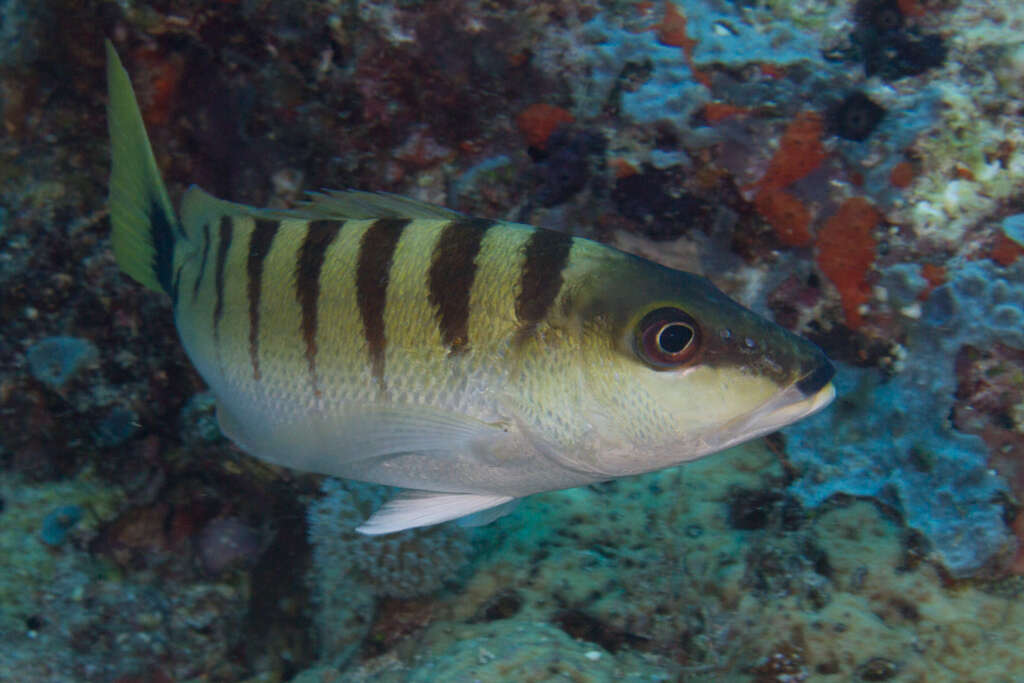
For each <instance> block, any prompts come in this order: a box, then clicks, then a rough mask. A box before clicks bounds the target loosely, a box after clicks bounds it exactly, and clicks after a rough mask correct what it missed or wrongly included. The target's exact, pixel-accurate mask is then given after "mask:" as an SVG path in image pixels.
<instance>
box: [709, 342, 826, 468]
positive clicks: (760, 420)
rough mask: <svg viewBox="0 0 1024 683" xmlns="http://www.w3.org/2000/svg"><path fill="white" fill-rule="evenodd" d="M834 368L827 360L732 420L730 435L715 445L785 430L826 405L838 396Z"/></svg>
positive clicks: (729, 426) (728, 430) (735, 442)
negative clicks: (834, 383)
mask: <svg viewBox="0 0 1024 683" xmlns="http://www.w3.org/2000/svg"><path fill="white" fill-rule="evenodd" d="M834 375H835V368H834V367H833V366H832V364H831V363H830V362H828V361H827V360H826V361H824V362H823V363H821V364H820V365H818V367H816V368H815V369H814V370H812V371H811V372H809V373H807V374H806V375H804V376H803V377H801V378H800V379H798V380H797V381H796V382H794V383H793V384H791V385H790V386H788V387H786V388H785V389H783V390H782V391H780V392H779V393H777V394H776V395H775V396H773V397H772V398H770V399H769V400H767V401H765V402H764V403H762V404H761V405H760V406H758V407H757V408H756V409H754V410H752V411H751V412H749V413H747V414H746V415H742V416H740V417H738V418H736V419H735V420H733V421H731V422H730V423H729V424H728V425H727V426H726V427H725V429H724V430H723V432H724V433H725V434H728V435H729V437H728V439H727V441H726V442H725V443H724V444H721V445H717V446H716V448H718V449H721V448H727V447H729V446H733V445H735V444H738V443H742V442H743V441H747V440H749V439H754V438H757V437H759V436H764V435H765V434H770V433H772V432H774V431H777V430H779V429H782V428H783V427H785V426H786V425H790V424H792V423H794V422H796V421H797V420H802V419H803V418H805V417H809V416H811V415H813V414H815V413H817V412H818V411H820V410H822V409H823V408H825V407H826V406H827V405H828V404H829V403H831V402H832V400H833V399H834V398H835V397H836V389H835V386H834V385H833V384H832V377H833V376H834Z"/></svg>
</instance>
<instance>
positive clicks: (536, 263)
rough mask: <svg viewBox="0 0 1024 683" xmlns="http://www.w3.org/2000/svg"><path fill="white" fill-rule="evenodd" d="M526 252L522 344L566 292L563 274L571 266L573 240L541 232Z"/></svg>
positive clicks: (520, 302) (519, 313) (519, 309)
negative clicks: (570, 255)
mask: <svg viewBox="0 0 1024 683" xmlns="http://www.w3.org/2000/svg"><path fill="white" fill-rule="evenodd" d="M524 249H525V258H524V259H523V274H522V276H521V277H520V285H519V296H518V297H516V317H518V318H519V325H520V327H519V335H518V336H519V338H520V340H523V339H525V338H526V337H528V336H530V335H531V334H533V331H534V329H536V327H537V324H538V323H540V322H541V321H542V320H544V318H545V316H547V314H548V311H549V310H550V309H551V305H552V304H554V303H555V299H556V298H557V297H558V293H559V292H560V291H561V289H562V281H563V278H562V272H563V271H564V270H565V267H566V266H567V265H568V264H569V252H570V250H571V249H572V237H571V236H570V235H566V234H565V233H562V232H556V231H554V230H543V229H541V228H538V229H536V230H535V231H534V233H533V234H532V235H530V239H529V241H527V243H526V246H525V248H524Z"/></svg>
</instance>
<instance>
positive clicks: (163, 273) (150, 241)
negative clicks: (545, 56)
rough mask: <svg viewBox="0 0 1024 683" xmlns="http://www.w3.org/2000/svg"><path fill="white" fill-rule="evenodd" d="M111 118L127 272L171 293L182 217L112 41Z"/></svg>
mask: <svg viewBox="0 0 1024 683" xmlns="http://www.w3.org/2000/svg"><path fill="white" fill-rule="evenodd" d="M107 89H108V103H107V117H108V124H109V127H110V146H111V157H112V169H111V172H110V199H109V205H110V224H111V225H112V226H113V235H112V238H111V240H112V242H113V244H114V255H115V256H116V257H117V264H118V265H119V266H121V270H123V271H124V272H126V273H128V274H129V275H131V276H132V277H133V278H134V279H135V280H137V281H138V282H139V283H141V284H143V285H145V286H146V287H149V288H150V289H154V290H157V291H162V292H166V293H168V294H170V293H171V286H172V282H171V280H172V274H171V273H172V271H173V260H174V241H175V240H176V239H177V238H178V236H180V235H181V227H180V224H179V223H178V218H177V216H176V215H175V213H174V208H173V207H172V206H171V200H170V197H169V196H168V195H167V188H165V187H164V183H163V180H161V178H160V171H159V170H158V169H157V167H156V160H155V159H154V158H153V150H152V148H151V147H150V146H149V138H148V137H147V136H146V127H145V125H144V124H143V122H142V114H141V113H140V112H139V104H138V102H136V101H135V93H133V92H132V84H131V81H130V80H129V78H128V72H127V71H125V69H124V66H122V65H121V60H120V59H118V57H117V52H116V51H115V50H114V46H113V44H111V42H110V41H109V40H108V41H107Z"/></svg>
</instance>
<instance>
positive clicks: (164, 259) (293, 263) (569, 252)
mask: <svg viewBox="0 0 1024 683" xmlns="http://www.w3.org/2000/svg"><path fill="white" fill-rule="evenodd" d="M108 50H109V55H110V73H109V77H110V82H111V135H112V139H113V140H114V170H113V174H112V180H111V188H112V189H111V213H112V222H113V225H114V241H115V249H116V252H117V256H118V261H119V263H121V264H122V267H123V268H124V269H125V270H126V271H127V272H128V273H129V274H131V275H132V276H133V277H135V278H136V279H137V280H139V281H140V282H142V283H143V284H145V285H147V286H149V287H151V288H153V289H160V290H163V291H165V292H167V293H168V294H169V295H170V296H171V297H172V299H173V301H174V311H175V319H176V323H177V327H178V330H179V332H180V334H181V338H182V341H183V343H184V345H185V348H186V350H187V352H188V355H189V357H190V358H191V359H192V361H193V362H194V363H195V365H196V368H197V369H198V370H199V372H200V374H201V375H202V376H203V377H204V379H206V381H207V382H208V383H209V384H210V387H211V389H212V391H213V392H214V394H215V395H216V396H217V399H218V406H219V407H218V410H219V412H220V418H221V423H222V426H223V428H224V431H225V433H227V434H228V436H230V437H231V438H232V439H234V440H235V441H236V442H237V443H239V444H240V445H241V446H242V447H243V448H245V449H246V450H248V451H249V452H251V453H253V454H254V455H256V456H258V457H261V458H264V459H267V460H270V461H273V462H277V463H280V464H283V465H288V466H292V467H297V468H301V469H306V470H312V471H318V472H324V473H328V474H334V475H338V476H343V477H352V478H358V479H362V480H365V481H372V482H378V483H384V484H390V485H395V486H401V487H406V488H410V489H413V490H415V491H419V492H421V493H417V494H414V495H411V496H407V497H406V498H404V499H402V500H400V501H398V502H396V503H394V504H391V505H389V506H387V507H386V508H385V509H384V510H383V511H382V513H380V514H378V515H377V516H375V518H374V519H373V520H371V522H370V523H369V524H368V525H366V526H365V527H364V530H366V531H367V532H370V533H380V532H384V531H391V530H395V529H400V528H405V527H408V526H417V525H421V524H429V523H435V522H438V521H443V520H445V519H451V518H454V517H458V516H462V515H464V514H468V513H472V512H476V511H480V510H485V509H487V508H491V507H494V506H497V505H502V504H504V503H507V502H510V501H513V500H514V499H515V498H518V497H520V496H524V495H528V494H530V493H534V492H538V491H544V490H550V489H556V488H565V487H570V486H576V485H580V484H584V483H589V482H594V481H600V480H604V479H609V478H612V477H616V476H622V475H626V474H634V473H638V472H644V471H650V470H653V469H658V468H662V467H666V466H669V465H672V464H676V463H679V462H682V461H685V460H689V459H693V458H696V457H700V456H702V455H706V454H708V453H711V452H714V451H716V450H720V449H721V448H724V447H726V446H728V445H731V444H733V443H736V442H739V441H742V440H746V439H749V438H753V437H754V436H757V435H759V434H763V433H765V432H768V431H771V430H774V429H776V428H778V427H780V426H782V425H784V424H787V423H789V422H791V421H793V420H795V419H799V418H800V417H802V416H804V415H806V414H809V413H810V412H813V411H815V410H818V409H820V408H821V407H822V406H824V405H825V404H827V403H828V401H829V400H830V399H831V397H832V393H833V392H832V388H831V384H830V383H829V381H828V380H829V379H830V377H831V366H830V365H828V361H827V359H825V358H824V356H823V355H822V354H821V352H820V351H819V350H818V349H817V348H816V347H814V346H813V345H812V344H810V343H809V342H807V341H805V340H803V339H800V338H799V337H796V336H794V335H792V334H791V333H789V332H787V331H786V330H784V329H782V328H780V327H778V326H776V325H774V324H772V323H771V322H769V321H767V320H764V319H763V318H760V317H758V316H756V315H755V314H753V313H751V312H750V311H748V310H746V309H744V308H742V307H741V306H739V305H738V304H736V303H735V302H733V301H732V300H730V299H729V298H728V297H726V296H725V295H724V294H722V293H721V292H719V291H718V290H717V289H715V288H714V287H713V286H712V285H711V284H710V283H709V282H707V281H706V280H705V279H703V278H699V277H696V276H694V275H691V274H688V273H683V272H680V271H673V270H670V269H666V268H663V267H660V266H657V265H655V264H653V263H650V262H647V261H644V260H642V259H638V258H636V257H633V256H630V255H628V254H624V253H622V252H619V251H616V250H614V249H611V248H609V247H607V246H604V245H601V244H598V243H596V242H592V241H589V240H585V239H581V238H571V237H568V236H565V235H562V234H560V233H555V232H551V231H546V230H542V229H538V228H534V227H531V226H526V225H520V224H514V223H507V222H500V221H487V220H481V219H472V218H467V217H465V216H462V215H461V214H457V213H455V212H452V211H449V210H446V209H442V208H440V207H433V206H428V205H423V204H419V203H416V202H413V201H411V200H406V199H401V198H397V197H391V196H387V195H375V194H369V193H363V192H340V193H330V194H326V195H320V196H318V197H316V198H314V200H313V201H312V202H310V203H309V204H308V205H306V206H303V207H300V208H298V209H295V210H292V211H268V210H263V209H256V208H253V207H248V206H243V205H239V204H233V203H230V202H225V201H222V200H218V199H216V198H213V197H211V196H210V195H208V194H206V193H205V192H203V191H202V190H200V189H198V188H192V189H190V190H189V191H188V193H187V194H186V196H185V198H184V200H183V203H182V218H181V221H180V222H179V221H178V219H177V218H176V216H175V215H174V212H173V210H172V209H171V208H170V204H169V201H168V200H167V199H166V192H165V191H164V190H163V186H162V183H161V182H160V180H159V174H158V173H157V172H156V168H155V163H154V162H153V158H152V153H151V152H150V150H149V144H148V141H147V140H146V136H145V131H144V129H143V127H142V122H141V117H140V116H139V115H138V110H137V107H136V105H135V102H134V97H133V96H132V95H131V91H130V85H129V83H128V78H127V74H126V73H125V72H124V70H123V67H121V65H120V63H119V62H118V61H117V58H116V55H115V54H114V53H113V50H112V48H108ZM652 311H653V313H652ZM660 311H668V312H669V315H678V316H682V317H681V319H682V320H684V322H682V323H679V322H677V323H675V325H676V327H675V328H674V333H675V334H680V333H682V334H683V335H684V336H683V337H682V338H681V341H679V342H678V345H679V346H681V347H682V346H683V345H684V344H685V347H684V348H681V349H670V351H672V352H679V354H680V355H679V356H678V360H677V359H676V357H675V356H672V357H671V358H669V361H670V362H668V363H662V362H660V361H659V360H658V359H657V358H652V357H651V355H650V354H651V349H650V348H649V347H650V344H651V343H652V342H651V341H650V340H651V339H654V340H655V342H656V344H657V346H656V347H653V348H654V351H653V352H654V353H655V354H663V353H668V352H667V351H665V349H664V348H663V347H662V346H661V345H662V343H663V342H662V341H661V336H660V334H661V331H662V330H663V329H667V328H662V327H659V328H658V329H654V328H653V327H652V328H651V329H647V328H646V327H645V326H650V325H653V323H649V322H648V321H649V320H650V319H651V315H657V314H658V312H660ZM683 328H685V332H681V331H682V330H683ZM645 330H646V332H645ZM655 333H656V334H655ZM645 334H646V335H647V336H645ZM651 334H655V336H653V337H652V336H650V335H651ZM671 335H672V333H669V334H668V336H666V337H665V338H666V339H670V338H671ZM666 343H669V345H670V346H671V343H670V342H666ZM690 351H693V353H690ZM659 358H660V355H659ZM423 492H426V493H423Z"/></svg>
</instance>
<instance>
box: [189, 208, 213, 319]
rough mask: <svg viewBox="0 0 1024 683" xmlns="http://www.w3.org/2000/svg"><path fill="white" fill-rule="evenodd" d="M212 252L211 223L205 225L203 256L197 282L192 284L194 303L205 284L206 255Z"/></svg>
mask: <svg viewBox="0 0 1024 683" xmlns="http://www.w3.org/2000/svg"><path fill="white" fill-rule="evenodd" d="M209 254H210V224H209V223H206V224H204V225H203V258H202V261H200V262H199V274H198V275H196V283H195V284H194V285H192V304H193V305H194V304H195V303H196V301H197V300H198V299H199V286H200V285H201V284H203V274H204V273H206V257H207V256H209Z"/></svg>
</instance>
